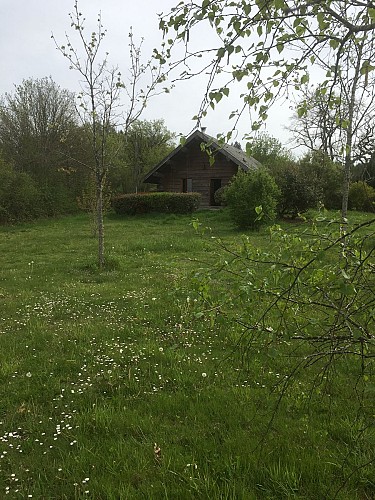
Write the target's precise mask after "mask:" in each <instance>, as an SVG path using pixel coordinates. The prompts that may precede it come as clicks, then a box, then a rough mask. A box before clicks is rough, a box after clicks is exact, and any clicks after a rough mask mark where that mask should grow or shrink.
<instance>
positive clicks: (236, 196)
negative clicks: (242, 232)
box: [225, 168, 280, 229]
mask: <svg viewBox="0 0 375 500" xmlns="http://www.w3.org/2000/svg"><path fill="white" fill-rule="evenodd" d="M279 195H280V191H279V188H278V187H277V185H276V183H275V180H274V179H273V177H272V176H271V175H270V174H269V173H268V171H267V170H266V169H264V168H258V169H256V170H251V171H249V172H243V171H239V172H238V173H237V174H236V175H235V176H234V177H233V179H232V181H231V182H230V184H229V185H228V188H227V190H226V194H225V200H226V203H227V205H228V207H229V212H230V215H231V218H232V220H233V222H234V223H235V224H236V226H237V227H239V228H241V229H257V228H259V227H260V226H261V225H263V224H267V223H269V222H272V221H273V220H274V219H275V217H276V206H277V201H278V197H279ZM260 207H261V208H260Z"/></svg>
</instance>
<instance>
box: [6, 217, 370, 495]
mask: <svg viewBox="0 0 375 500" xmlns="http://www.w3.org/2000/svg"><path fill="white" fill-rule="evenodd" d="M198 217H199V219H200V222H201V223H202V227H204V226H210V227H211V228H212V233H210V232H209V231H207V232H206V235H205V236H204V237H201V236H200V235H199V234H197V233H196V232H195V231H194V229H193V227H192V224H191V217H188V216H178V217H177V216H156V215H155V216H144V217H137V218H131V217H129V218H122V219H121V218H117V217H114V216H111V217H108V218H107V221H106V250H107V255H108V263H109V264H108V266H107V267H106V269H105V270H104V271H102V272H99V271H98V270H97V268H96V264H95V263H96V242H95V239H93V237H92V235H91V234H90V225H89V222H88V219H87V218H86V217H85V216H75V217H69V218H63V219H59V220H46V221H41V222H37V223H34V224H30V225H22V226H16V227H7V228H0V242H1V253H0V269H1V272H0V310H1V324H0V341H1V352H0V361H1V366H0V382H1V385H0V395H1V399H0V400H1V407H0V498H22V499H24V498H38V499H68V500H70V499H81V498H91V499H95V500H96V499H114V500H115V499H133V498H134V499H138V498H139V499H156V500H157V499H170V500H178V499H182V500H183V499H228V500H229V499H233V500H235V499H236V500H237V499H243V500H248V499H250V500H251V499H263V498H264V499H280V498H299V499H318V498H319V499H320V498H327V499H330V498H334V496H335V493H336V492H337V497H336V498H340V499H348V500H349V499H350V500H352V499H358V500H359V499H361V500H362V499H371V498H374V497H375V471H374V469H375V466H374V464H373V463H371V460H372V459H373V458H374V454H375V452H374V450H375V430H374V426H373V425H369V423H368V417H371V418H372V419H373V418H374V415H375V407H374V399H373V395H374V392H371V391H374V385H373V380H370V381H369V382H368V384H367V386H366V391H368V393H366V395H365V397H364V399H363V400H362V401H363V404H364V405H365V406H366V408H365V411H362V413H361V415H364V416H363V417H362V416H361V418H359V417H358V406H356V405H355V404H353V401H354V400H355V393H356V391H357V390H358V387H354V384H353V383H352V382H350V381H349V382H348V378H347V377H348V376H349V375H351V376H353V377H355V376H357V372H356V368H355V367H353V366H352V365H350V364H348V363H342V365H341V366H340V367H339V368H338V373H337V377H336V378H337V380H338V381H339V383H338V384H335V385H334V386H332V387H326V388H324V389H323V388H319V390H321V391H322V394H314V395H313V396H314V397H310V396H311V395H310V394H309V389H308V382H309V380H308V377H310V374H306V376H305V378H304V375H303V374H302V375H301V376H300V377H299V378H298V379H296V381H295V384H294V386H293V387H291V388H290V390H289V392H288V395H287V397H286V398H285V399H283V400H282V402H281V404H280V406H279V408H278V412H277V415H276V418H275V419H274V420H273V421H272V425H271V426H270V427H269V428H268V424H269V422H270V419H271V416H272V414H273V411H274V409H275V404H276V403H277V400H278V394H277V392H275V391H272V389H273V388H274V387H275V383H277V382H278V380H279V379H280V373H281V370H282V369H283V363H284V361H283V360H282V359H280V357H278V358H273V357H270V356H267V355H266V354H262V353H258V354H257V355H256V356H255V355H254V357H253V358H252V359H251V362H250V363H247V364H244V363H243V360H242V358H241V352H239V351H236V350H235V341H236V338H237V337H236V328H235V326H234V325H232V324H228V323H226V322H225V321H224V320H220V319H217V320H216V321H213V320H212V318H210V316H209V315H205V316H200V315H199V314H196V313H197V311H198V308H197V305H196V303H195V302H194V299H195V297H196V290H195V287H194V285H193V284H192V280H191V277H192V275H193V274H194V273H195V272H196V271H197V269H198V268H203V269H205V268H206V265H205V263H213V262H215V259H216V256H215V253H214V251H213V246H212V237H211V236H219V237H221V238H223V239H224V240H225V241H228V242H231V243H233V242H235V241H238V242H239V241H240V240H241V233H238V232H237V231H235V230H233V228H232V226H231V224H230V222H229V220H228V218H227V214H226V213H225V212H221V211H218V212H201V213H199V214H198ZM357 217H358V220H363V217H364V216H357ZM322 224H323V223H322ZM284 227H287V228H288V231H289V232H295V233H296V234H298V235H299V234H301V233H302V232H303V231H304V229H305V227H306V225H305V224H304V223H299V224H293V223H290V222H289V223H284ZM249 235H250V237H251V239H252V241H253V242H254V244H256V245H259V246H261V247H263V248H267V247H268V246H269V245H270V241H269V236H268V233H267V231H266V230H262V231H261V232H259V233H255V234H252V233H249ZM306 237H307V236H306ZM256 306H257V304H256V301H255V303H254V304H253V306H252V307H256ZM233 350H234V352H233ZM350 380H352V379H350ZM371 384H372V385H371ZM370 422H371V419H370ZM155 445H156V448H159V447H160V450H161V451H160V453H156V452H155ZM367 463H368V465H366V464H367Z"/></svg>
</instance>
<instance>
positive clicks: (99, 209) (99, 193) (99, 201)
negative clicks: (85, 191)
mask: <svg viewBox="0 0 375 500" xmlns="http://www.w3.org/2000/svg"><path fill="white" fill-rule="evenodd" d="M96 217H97V225H98V266H99V269H103V266H104V221H103V181H102V179H101V178H100V175H97V179H96Z"/></svg>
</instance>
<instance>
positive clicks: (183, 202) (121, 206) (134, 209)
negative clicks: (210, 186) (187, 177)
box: [112, 193, 200, 215]
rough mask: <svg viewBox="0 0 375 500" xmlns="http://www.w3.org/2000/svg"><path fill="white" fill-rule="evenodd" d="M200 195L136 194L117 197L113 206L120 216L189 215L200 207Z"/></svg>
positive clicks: (113, 201)
mask: <svg viewBox="0 0 375 500" xmlns="http://www.w3.org/2000/svg"><path fill="white" fill-rule="evenodd" d="M199 202H200V194H199V193H137V194H136V193H134V194H124V195H121V196H116V197H115V198H113V200H112V206H113V208H114V210H115V212H116V213H117V214H118V215H136V214H145V213H150V212H162V213H169V214H170V213H173V214H188V213H191V212H194V210H197V208H198V207H199Z"/></svg>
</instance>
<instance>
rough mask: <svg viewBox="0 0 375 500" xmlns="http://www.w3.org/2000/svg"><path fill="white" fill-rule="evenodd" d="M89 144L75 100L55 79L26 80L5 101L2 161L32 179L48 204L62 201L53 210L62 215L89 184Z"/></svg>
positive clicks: (0, 127)
mask: <svg viewBox="0 0 375 500" xmlns="http://www.w3.org/2000/svg"><path fill="white" fill-rule="evenodd" d="M84 142H85V133H84V131H83V130H82V129H81V128H80V127H79V126H78V115H77V112H76V109H75V105H74V97H73V94H72V93H71V92H69V91H67V90H65V89H61V88H60V87H59V86H58V85H57V84H56V83H55V82H54V81H53V80H52V79H51V78H41V79H36V80H33V79H28V80H24V81H23V82H22V83H21V84H19V85H16V86H15V90H14V92H13V93H7V94H5V95H4V96H3V98H2V99H1V103H0V150H1V151H2V154H3V157H4V159H5V161H6V162H8V163H9V164H11V165H13V167H14V170H15V171H16V172H24V173H27V174H28V175H29V176H31V177H32V178H33V180H34V182H36V184H37V185H38V186H39V189H40V190H41V191H42V192H43V193H44V197H45V201H46V202H47V198H55V200H58V199H60V202H61V203H60V208H59V202H58V201H56V203H55V205H54V210H55V211H57V212H59V210H63V208H64V206H65V205H68V204H71V205H74V199H75V196H76V195H77V194H78V193H79V192H80V189H81V188H82V186H83V184H84V182H85V176H84V173H83V171H82V154H81V152H82V146H83V144H84ZM64 199H65V200H64ZM41 203H42V200H41ZM41 208H42V207H41ZM42 211H43V208H42Z"/></svg>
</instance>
